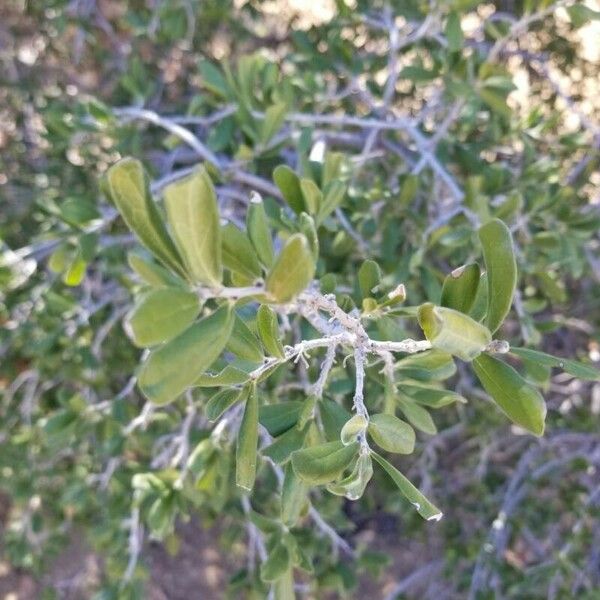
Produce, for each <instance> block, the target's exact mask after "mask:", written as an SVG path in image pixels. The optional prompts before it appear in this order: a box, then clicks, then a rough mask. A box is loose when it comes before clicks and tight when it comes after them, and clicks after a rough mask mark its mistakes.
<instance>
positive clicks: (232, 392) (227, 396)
mask: <svg viewBox="0 0 600 600" xmlns="http://www.w3.org/2000/svg"><path fill="white" fill-rule="evenodd" d="M242 397H243V394H242V392H240V390H238V389H236V388H225V389H223V390H221V391H219V392H217V393H216V394H214V395H213V396H211V398H210V400H209V401H208V402H207V403H206V418H207V419H208V420H209V421H216V420H217V419H218V418H219V417H220V416H221V415H222V414H223V413H224V412H225V411H226V410H227V409H228V408H230V407H232V406H233V405H234V404H235V403H236V402H237V401H238V400H241V399H242Z"/></svg>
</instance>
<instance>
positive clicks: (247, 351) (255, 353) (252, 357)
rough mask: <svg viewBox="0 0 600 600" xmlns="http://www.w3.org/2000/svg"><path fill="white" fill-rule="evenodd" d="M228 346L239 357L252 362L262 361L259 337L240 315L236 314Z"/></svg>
mask: <svg viewBox="0 0 600 600" xmlns="http://www.w3.org/2000/svg"><path fill="white" fill-rule="evenodd" d="M226 348H227V350H229V351H230V352H232V353H233V354H235V356H237V357H238V358H242V359H244V360H247V361H250V362H254V363H260V362H262V360H263V353H262V349H261V347H260V343H259V341H258V339H257V338H256V336H255V335H254V334H253V333H252V331H250V328H249V327H248V325H246V323H244V321H242V319H240V317H239V316H238V315H235V320H234V322H233V331H232V332H231V336H230V337H229V341H228V342H227V346H226Z"/></svg>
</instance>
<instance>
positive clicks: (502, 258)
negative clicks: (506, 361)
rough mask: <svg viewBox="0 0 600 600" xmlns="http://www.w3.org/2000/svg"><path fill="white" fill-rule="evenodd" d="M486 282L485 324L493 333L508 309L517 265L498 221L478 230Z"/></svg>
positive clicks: (506, 233)
mask: <svg viewBox="0 0 600 600" xmlns="http://www.w3.org/2000/svg"><path fill="white" fill-rule="evenodd" d="M479 239H480V240H481V245H482V247H483V257H484V260H485V268H486V272H487V281H488V304H487V315H486V320H485V323H486V325H487V327H488V329H489V330H490V331H491V332H492V333H494V332H495V331H496V330H497V329H498V328H499V327H500V325H502V322H503V321H504V319H505V318H506V315H507V314H508V311H509V310H510V307H511V304H512V300H513V296H514V293H515V288H516V286H517V262H516V260H515V252H514V248H513V241H512V236H511V234H510V231H509V229H508V227H507V226H506V225H505V224H504V223H503V222H502V221H500V220H499V219H492V220H491V221H489V222H488V223H486V224H485V225H484V226H483V227H481V228H480V229H479Z"/></svg>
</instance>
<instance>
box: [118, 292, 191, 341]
mask: <svg viewBox="0 0 600 600" xmlns="http://www.w3.org/2000/svg"><path fill="white" fill-rule="evenodd" d="M199 312H200V301H199V299H198V296H197V294H195V293H194V292H189V291H187V290H184V289H182V288H173V287H165V288H158V289H154V290H152V291H150V292H148V293H147V294H144V295H143V296H142V297H141V298H140V300H138V302H136V304H135V306H134V307H133V309H132V310H131V311H130V312H129V314H128V315H127V317H126V319H125V330H126V331H127V334H128V335H129V337H130V338H131V339H132V340H133V342H134V343H135V345H136V346H139V347H140V348H149V347H150V346H155V345H157V344H160V343H162V342H166V341H168V340H170V339H172V338H174V337H175V336H177V335H179V334H180V333H181V332H182V331H184V330H185V329H187V327H189V325H191V323H192V322H193V321H194V320H195V319H196V317H197V316H198V314H199Z"/></svg>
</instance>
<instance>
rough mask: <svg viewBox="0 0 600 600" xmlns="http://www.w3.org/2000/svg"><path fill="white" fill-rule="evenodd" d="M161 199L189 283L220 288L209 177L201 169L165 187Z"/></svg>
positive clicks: (217, 235) (218, 250)
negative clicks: (163, 200)
mask: <svg viewBox="0 0 600 600" xmlns="http://www.w3.org/2000/svg"><path fill="white" fill-rule="evenodd" d="M164 198H165V208H166V209H167V219H168V221H169V225H170V226H171V231H172V233H173V237H174V238H175V243H176V244H177V247H178V248H179V252H180V253H181V255H182V256H183V260H184V263H185V266H186V270H187V271H188V273H189V274H190V276H191V279H192V280H193V281H195V282H197V283H206V284H208V285H219V284H220V283H221V280H222V278H223V273H222V267H221V238H220V228H219V207H218V204H217V196H216V194H215V188H214V186H213V184H212V181H211V179H210V176H209V175H208V173H207V172H206V170H205V169H204V168H200V169H198V170H197V171H195V172H194V173H193V174H192V175H191V176H190V177H186V178H185V179H182V180H181V181H176V182H175V183H172V184H170V185H168V186H167V187H166V188H165V191H164Z"/></svg>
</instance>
